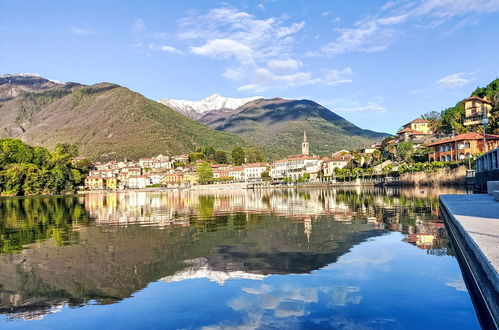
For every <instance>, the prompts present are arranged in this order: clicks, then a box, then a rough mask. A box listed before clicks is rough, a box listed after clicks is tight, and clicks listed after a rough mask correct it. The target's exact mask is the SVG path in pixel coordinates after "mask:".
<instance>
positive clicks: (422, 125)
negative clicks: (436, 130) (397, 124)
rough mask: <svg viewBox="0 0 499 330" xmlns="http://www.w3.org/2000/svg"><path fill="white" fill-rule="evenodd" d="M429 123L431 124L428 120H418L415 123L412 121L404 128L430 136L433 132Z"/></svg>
mask: <svg viewBox="0 0 499 330" xmlns="http://www.w3.org/2000/svg"><path fill="white" fill-rule="evenodd" d="M429 123H430V122H429V121H428V120H426V119H423V118H416V119H414V120H413V121H410V122H408V123H407V124H405V125H404V126H403V128H409V129H412V130H414V131H418V132H421V133H424V134H430V133H431V130H430V127H429V126H428V124H429Z"/></svg>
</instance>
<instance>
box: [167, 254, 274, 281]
mask: <svg viewBox="0 0 499 330" xmlns="http://www.w3.org/2000/svg"><path fill="white" fill-rule="evenodd" d="M186 263H187V264H189V265H190V266H189V267H187V268H185V269H184V270H182V271H178V272H176V273H175V274H173V275H170V276H165V277H163V278H161V279H160V281H163V282H170V283H171V282H181V281H185V280H192V279H199V278H206V279H208V280H209V281H211V282H216V283H218V284H219V285H224V284H225V281H227V280H234V279H246V280H257V281H258V280H263V279H264V278H265V277H267V276H266V275H261V274H253V273H247V272H244V271H241V270H231V271H229V270H226V271H221V270H214V269H213V268H212V267H211V266H210V265H209V263H208V260H207V259H206V258H196V259H192V260H186Z"/></svg>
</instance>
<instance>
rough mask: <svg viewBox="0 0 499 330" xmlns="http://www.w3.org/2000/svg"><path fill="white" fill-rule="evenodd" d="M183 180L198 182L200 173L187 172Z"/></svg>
mask: <svg viewBox="0 0 499 330" xmlns="http://www.w3.org/2000/svg"><path fill="white" fill-rule="evenodd" d="M182 182H186V183H190V184H196V183H198V174H197V173H196V172H185V173H184V178H183V180H182Z"/></svg>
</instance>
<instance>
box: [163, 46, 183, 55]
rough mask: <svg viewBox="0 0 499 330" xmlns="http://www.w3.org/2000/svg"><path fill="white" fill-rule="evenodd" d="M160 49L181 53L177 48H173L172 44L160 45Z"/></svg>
mask: <svg viewBox="0 0 499 330" xmlns="http://www.w3.org/2000/svg"><path fill="white" fill-rule="evenodd" d="M160 50H162V51H163V52H167V53H173V54H180V53H181V51H180V50H178V49H177V48H175V47H173V46H167V45H163V46H161V47H160Z"/></svg>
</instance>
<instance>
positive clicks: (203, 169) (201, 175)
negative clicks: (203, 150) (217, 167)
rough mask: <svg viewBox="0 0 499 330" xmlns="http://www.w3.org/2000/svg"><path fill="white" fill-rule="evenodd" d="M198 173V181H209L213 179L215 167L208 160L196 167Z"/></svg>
mask: <svg viewBox="0 0 499 330" xmlns="http://www.w3.org/2000/svg"><path fill="white" fill-rule="evenodd" d="M196 173H197V174H198V181H199V182H200V183H208V182H209V181H211V180H212V179H213V169H212V168H211V165H210V164H209V163H207V162H204V163H201V164H199V165H198V167H197V168H196Z"/></svg>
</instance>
